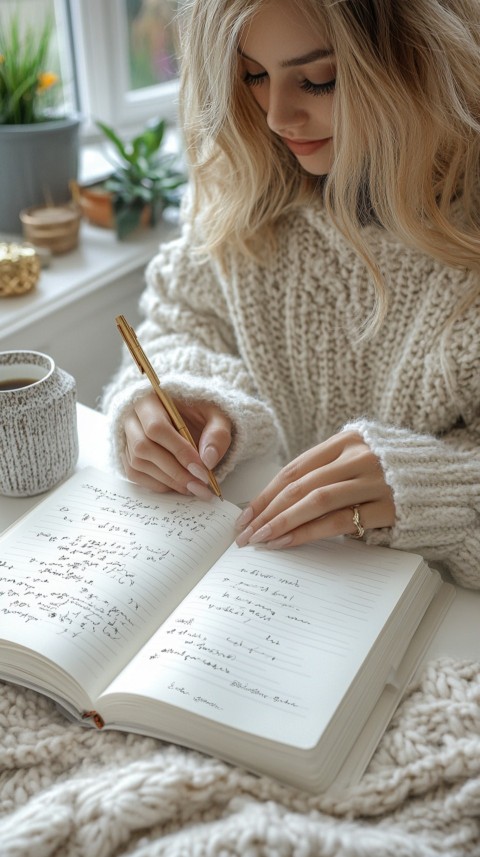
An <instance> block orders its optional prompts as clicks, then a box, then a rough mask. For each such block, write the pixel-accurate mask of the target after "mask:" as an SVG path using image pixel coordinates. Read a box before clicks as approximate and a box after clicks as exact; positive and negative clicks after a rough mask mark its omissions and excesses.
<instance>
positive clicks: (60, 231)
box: [20, 204, 80, 255]
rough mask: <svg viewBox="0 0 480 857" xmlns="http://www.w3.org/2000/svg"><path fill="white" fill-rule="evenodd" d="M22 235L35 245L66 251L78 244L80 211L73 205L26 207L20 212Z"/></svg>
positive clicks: (55, 250)
mask: <svg viewBox="0 0 480 857" xmlns="http://www.w3.org/2000/svg"><path fill="white" fill-rule="evenodd" d="M20 220H21V221H22V223H23V235H24V238H25V239H26V241H30V242H31V243H32V244H34V245H36V246H37V247H48V249H49V250H51V252H52V253H54V254H55V255H59V254H60V253H68V251H69V250H74V249H75V247H77V245H78V232H79V228H80V212H79V210H78V208H77V207H76V206H74V205H69V204H66V205H46V206H38V207H36V208H26V209H24V211H22V212H21V213H20Z"/></svg>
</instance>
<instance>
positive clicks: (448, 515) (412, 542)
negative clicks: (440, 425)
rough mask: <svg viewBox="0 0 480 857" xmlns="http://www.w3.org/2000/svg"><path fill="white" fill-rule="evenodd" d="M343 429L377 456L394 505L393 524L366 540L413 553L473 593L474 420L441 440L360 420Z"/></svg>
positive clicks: (478, 575)
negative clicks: (354, 434) (441, 567)
mask: <svg viewBox="0 0 480 857" xmlns="http://www.w3.org/2000/svg"><path fill="white" fill-rule="evenodd" d="M345 428H346V429H356V430H357V431H358V432H360V434H361V435H362V436H363V437H364V439H365V441H366V443H368V445H369V446H370V448H371V449H372V450H373V451H374V452H375V454H376V455H377V456H378V458H379V460H380V463H381V465H382V468H383V471H384V474H385V478H386V481H387V483H388V484H389V485H390V487H391V489H392V491H393V496H394V501H395V509H396V521H395V525H394V526H393V527H392V528H391V529H379V530H369V531H367V534H366V540H367V541H368V542H369V543H370V544H384V545H385V544H386V545H390V546H391V547H394V548H400V549H401V550H411V551H414V552H415V551H418V552H419V553H421V554H422V556H424V557H425V559H427V560H430V561H436V562H440V563H441V564H443V565H444V566H445V567H446V568H447V569H448V571H449V572H450V573H451V574H452V576H453V577H454V579H455V580H456V581H457V583H459V584H460V585H462V586H465V587H467V588H470V589H479V588H480V416H479V417H477V418H476V420H474V421H473V422H472V423H471V424H470V425H469V426H468V428H466V427H465V428H462V429H455V430H453V431H452V432H450V433H448V434H446V435H444V436H442V437H441V438H436V437H432V436H430V435H425V434H417V433H415V432H411V431H409V430H407V429H402V428H395V427H394V426H390V425H382V424H379V423H377V422H374V421H369V420H362V419H360V420H356V421H355V422H352V423H349V424H348V425H347V426H345Z"/></svg>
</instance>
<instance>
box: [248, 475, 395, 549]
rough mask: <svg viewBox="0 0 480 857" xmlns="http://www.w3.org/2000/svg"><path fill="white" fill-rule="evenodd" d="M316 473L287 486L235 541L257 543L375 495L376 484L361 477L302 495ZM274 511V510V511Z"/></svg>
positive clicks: (312, 483) (312, 482)
mask: <svg viewBox="0 0 480 857" xmlns="http://www.w3.org/2000/svg"><path fill="white" fill-rule="evenodd" d="M315 476H316V474H309V477H308V479H305V480H302V481H301V482H300V483H299V484H298V485H296V486H291V485H289V486H287V488H286V489H284V491H282V493H281V495H280V496H279V497H277V498H275V500H273V501H272V503H271V504H270V505H269V506H268V507H267V509H266V510H265V512H264V513H263V514H262V515H259V516H258V518H256V519H255V520H253V521H252V522H251V524H250V525H249V526H248V527H247V528H246V529H245V530H244V531H243V532H242V533H240V535H239V536H238V538H237V544H238V545H239V546H240V547H242V546H243V545H244V544H258V543H259V542H264V541H270V540H271V539H277V538H280V537H281V536H283V535H284V534H285V533H288V532H290V531H291V530H294V529H296V528H298V527H301V526H302V525H303V524H307V523H308V522H310V521H314V520H316V519H317V518H323V517H324V516H325V515H329V514H331V513H332V512H335V511H338V510H340V509H344V508H345V507H348V506H354V505H356V504H359V503H361V502H362V503H364V502H370V501H372V500H376V499H377V497H378V487H377V486H376V485H372V484H368V482H365V481H364V480H358V479H357V480H351V479H350V480H348V481H346V482H340V483H337V484H334V485H327V486H322V487H320V488H317V487H314V488H313V489H312V490H311V491H309V493H307V494H304V486H305V484H308V485H314V484H315ZM277 510H278V511H277Z"/></svg>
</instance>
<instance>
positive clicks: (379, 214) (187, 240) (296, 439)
mask: <svg viewBox="0 0 480 857" xmlns="http://www.w3.org/2000/svg"><path fill="white" fill-rule="evenodd" d="M187 6H188V8H187V9H186V11H185V17H186V21H185V23H184V27H183V37H182V38H183V42H182V49H183V56H184V57H185V60H184V62H183V73H182V90H181V99H182V100H181V104H182V115H183V128H184V133H185V140H186V150H187V153H188V156H189V158H190V161H191V180H192V181H191V185H192V198H191V200H190V205H189V207H186V208H185V225H184V228H183V232H182V236H181V238H180V239H179V240H178V241H176V242H173V243H172V244H170V245H167V246H165V247H163V248H162V249H161V252H160V253H159V255H158V256H157V257H156V258H155V259H154V260H153V262H152V263H151V264H150V266H149V268H148V272H147V284H148V285H147V290H146V292H145V294H144V297H143V300H142V308H143V311H144V313H145V317H146V319H145V322H144V323H143V326H142V327H141V328H140V330H139V338H140V341H141V342H142V343H143V345H144V346H145V347H146V350H147V351H148V354H149V357H150V359H151V360H152V363H153V364H154V366H155V368H156V369H157V370H158V373H159V375H160V377H161V379H162V382H163V384H164V386H165V387H166V388H167V389H168V390H169V392H170V393H171V394H172V395H173V396H174V398H175V400H176V403H177V405H178V407H179V409H180V411H181V413H182V415H183V416H184V418H185V419H186V421H187V423H188V424H189V426H190V428H191V430H192V433H193V434H194V436H195V438H196V440H197V442H198V447H199V453H198V454H197V453H196V451H195V450H194V449H193V448H192V447H191V446H190V445H189V444H188V443H187V442H186V441H184V440H183V439H182V438H181V437H180V436H179V435H178V433H177V432H176V431H175V430H174V428H173V427H172V426H171V424H170V422H169V420H168V417H167V415H166V413H165V412H164V411H163V409H162V407H161V405H160V403H159V402H158V400H157V399H156V397H155V396H154V394H153V393H151V392H148V387H147V384H146V383H145V382H144V381H142V379H141V378H139V376H138V372H137V370H136V368H135V367H134V366H133V364H131V360H128V359H126V361H125V363H124V366H123V368H122V369H121V370H120V372H119V374H118V375H117V377H116V378H115V379H114V381H113V382H112V384H111V386H110V387H109V389H108V390H107V391H106V394H105V397H104V407H105V409H106V410H107V412H108V413H109V415H110V418H111V420H112V424H113V438H114V446H115V453H116V456H117V460H121V461H122V462H123V466H124V469H125V473H126V475H127V476H128V477H129V478H130V479H132V480H134V481H136V482H139V483H141V484H144V485H147V486H149V487H152V488H154V489H155V490H158V491H164V490H171V489H174V490H175V491H179V492H181V493H184V494H186V493H192V494H196V495H198V496H201V497H204V496H206V495H208V494H209V489H208V488H207V487H206V483H207V476H206V468H216V473H217V476H218V477H219V478H222V477H223V476H224V475H225V474H226V473H227V472H229V471H230V470H231V469H232V468H233V467H234V465H235V464H236V463H237V462H239V461H240V460H241V459H245V458H247V457H250V456H254V455H261V454H265V453H267V451H268V452H271V451H272V450H274V451H278V452H279V453H280V454H281V455H282V456H283V458H284V460H285V461H286V462H288V463H287V464H286V466H285V467H284V468H283V469H282V470H281V471H280V472H279V474H278V475H277V476H276V477H275V479H274V480H273V481H272V482H271V483H270V484H269V485H267V486H266V487H265V489H264V490H263V491H262V493H261V494H260V495H259V496H258V497H256V498H254V499H253V500H252V502H251V504H250V506H249V507H248V509H246V510H245V511H244V512H243V514H242V515H241V518H240V520H239V535H238V544H239V545H243V544H246V543H256V544H259V543H261V544H264V545H266V546H269V547H271V548H275V547H287V546H293V545H297V544H301V543H302V542H305V541H308V540H312V539H317V538H327V537H332V536H337V535H339V534H342V533H343V534H351V535H354V536H357V537H362V536H363V538H364V539H365V540H366V541H367V542H369V543H378V544H387V545H391V546H392V547H396V548H400V549H405V550H417V551H419V552H421V553H422V554H423V555H424V556H425V557H426V558H427V559H429V560H435V561H437V562H441V563H444V564H445V565H446V566H447V567H448V568H449V570H450V571H451V573H452V574H453V576H454V577H455V579H456V580H457V581H458V582H459V583H461V584H463V585H464V586H467V587H480V564H479V560H478V557H479V556H480V395H479V393H480V373H479V365H480V313H479V307H480V198H479V188H480V81H479V76H478V68H479V67H480V35H479V34H480V7H479V5H478V2H476V0H417V2H416V3H415V4H393V3H391V0H365V2H362V3H358V2H355V0H343V2H334V3H333V2H330V0H266V2H262V0H260V2H258V0H194V2H191V3H190V4H187Z"/></svg>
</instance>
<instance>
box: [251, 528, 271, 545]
mask: <svg viewBox="0 0 480 857" xmlns="http://www.w3.org/2000/svg"><path fill="white" fill-rule="evenodd" d="M271 535H272V527H271V525H270V524H265V526H264V527H260V529H259V530H257V532H256V533H255V534H254V535H253V536H252V537H251V539H250V541H249V544H250V545H258V544H260V542H266V541H267V539H268V537H269V536H271Z"/></svg>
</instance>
